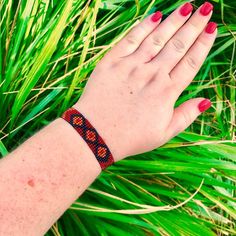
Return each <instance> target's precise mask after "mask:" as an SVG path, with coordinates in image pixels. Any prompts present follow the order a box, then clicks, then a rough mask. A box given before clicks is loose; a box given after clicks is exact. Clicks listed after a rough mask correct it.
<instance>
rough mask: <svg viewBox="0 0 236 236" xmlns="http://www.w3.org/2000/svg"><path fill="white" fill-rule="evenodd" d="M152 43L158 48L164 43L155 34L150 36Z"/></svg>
mask: <svg viewBox="0 0 236 236" xmlns="http://www.w3.org/2000/svg"><path fill="white" fill-rule="evenodd" d="M152 43H153V44H154V45H156V46H158V47H161V48H162V47H163V46H164V41H163V39H161V38H160V36H158V35H156V34H154V35H153V36H152Z"/></svg>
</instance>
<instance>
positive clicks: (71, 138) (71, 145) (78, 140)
mask: <svg viewBox="0 0 236 236" xmlns="http://www.w3.org/2000/svg"><path fill="white" fill-rule="evenodd" d="M54 125H55V126H56V127H57V129H58V130H59V132H60V134H61V135H59V137H62V138H63V139H64V142H63V143H64V145H65V148H64V150H65V152H69V153H70V155H74V156H76V157H77V158H80V159H83V165H84V168H86V169H89V172H90V173H91V175H93V176H94V177H95V178H96V176H98V175H99V174H100V173H101V167H100V166H99V163H98V162H97V160H96V158H95V157H94V153H93V152H92V151H91V150H90V148H89V147H88V145H87V144H86V142H85V141H84V140H83V139H82V137H81V136H80V135H78V133H77V132H76V130H75V129H73V127H71V125H70V124H69V123H67V122H66V121H65V120H63V119H62V118H57V119H56V120H55V121H54ZM79 163H80V161H79Z"/></svg>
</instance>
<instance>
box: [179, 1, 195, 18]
mask: <svg viewBox="0 0 236 236" xmlns="http://www.w3.org/2000/svg"><path fill="white" fill-rule="evenodd" d="M179 11H180V14H181V15H182V16H187V15H188V14H189V13H190V12H192V11H193V6H192V5H191V3H189V2H186V3H185V4H184V5H183V6H182V7H181V8H180V10H179Z"/></svg>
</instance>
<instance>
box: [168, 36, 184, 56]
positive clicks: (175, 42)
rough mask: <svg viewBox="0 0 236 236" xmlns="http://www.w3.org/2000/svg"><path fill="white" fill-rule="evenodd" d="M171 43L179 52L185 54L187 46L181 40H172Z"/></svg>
mask: <svg viewBox="0 0 236 236" xmlns="http://www.w3.org/2000/svg"><path fill="white" fill-rule="evenodd" d="M171 43H172V45H173V47H174V49H175V51H177V52H181V53H182V52H183V51H184V50H185V44H184V42H183V41H182V40H180V39H172V40H171Z"/></svg>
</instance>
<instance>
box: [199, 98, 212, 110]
mask: <svg viewBox="0 0 236 236" xmlns="http://www.w3.org/2000/svg"><path fill="white" fill-rule="evenodd" d="M210 107H211V101H210V100H209V99H204V100H203V101H201V102H200V103H199V104H198V109H199V111H200V112H204V111H206V110H207V109H208V108H210Z"/></svg>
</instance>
